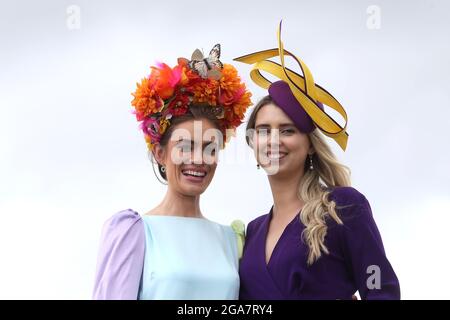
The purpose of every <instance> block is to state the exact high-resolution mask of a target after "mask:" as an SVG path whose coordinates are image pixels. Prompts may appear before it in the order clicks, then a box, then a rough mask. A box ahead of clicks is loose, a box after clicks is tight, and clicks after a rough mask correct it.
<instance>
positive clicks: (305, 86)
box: [234, 22, 348, 151]
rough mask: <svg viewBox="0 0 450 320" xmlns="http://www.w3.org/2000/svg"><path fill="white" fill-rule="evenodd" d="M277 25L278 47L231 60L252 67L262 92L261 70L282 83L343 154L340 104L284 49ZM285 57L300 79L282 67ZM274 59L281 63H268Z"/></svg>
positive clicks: (264, 82) (252, 75)
mask: <svg viewBox="0 0 450 320" xmlns="http://www.w3.org/2000/svg"><path fill="white" fill-rule="evenodd" d="M281 23H282V22H280V25H279V27H278V32H277V38H278V48H275V49H268V50H263V51H258V52H254V53H251V54H247V55H244V56H241V57H238V58H235V59H234V60H235V61H239V62H243V63H246V64H250V65H253V67H252V70H251V71H250V78H251V79H252V80H253V82H255V83H256V84H257V85H258V86H260V87H262V88H264V89H268V88H269V86H270V85H271V84H272V82H271V81H269V80H268V79H267V78H266V77H264V76H263V75H262V74H261V71H264V72H267V73H269V74H272V75H273V76H275V77H277V78H278V79H280V80H283V81H285V82H286V83H287V84H288V85H289V88H290V89H291V91H292V93H293V94H294V96H295V98H296V99H297V100H298V102H299V103H300V105H301V106H302V107H303V108H304V109H305V111H306V113H307V114H308V115H309V116H310V117H311V119H312V120H313V122H314V123H315V125H316V126H317V127H318V128H319V129H320V130H321V131H322V132H323V133H324V134H325V135H327V136H328V137H330V138H332V139H334V140H335V141H336V142H337V144H338V145H339V146H340V147H341V148H342V150H344V151H345V149H346V147H347V140H348V133H347V132H346V129H347V121H348V119H347V113H346V112H345V110H344V108H343V107H342V105H341V104H340V103H339V102H338V101H337V100H336V99H335V98H334V97H333V96H332V95H331V94H330V93H329V92H328V91H326V90H325V89H324V88H322V87H321V86H319V85H317V84H315V83H314V78H313V76H312V74H311V71H310V70H309V68H308V67H307V66H306V64H305V63H304V62H303V61H302V60H300V59H299V58H298V57H296V56H295V55H293V54H292V53H290V52H289V51H287V50H286V49H284V45H283V42H282V41H281ZM285 55H287V56H290V57H292V58H293V59H294V60H295V61H296V62H297V64H298V65H299V67H300V69H301V72H302V74H303V76H302V75H300V74H298V73H296V72H294V71H292V70H290V69H289V68H286V67H285V64H284V56H285ZM276 56H279V57H280V61H281V64H279V63H276V62H274V61H271V60H268V59H270V58H273V57H276ZM317 101H318V102H321V103H322V104H324V105H327V106H328V107H330V108H332V109H334V110H335V111H336V112H338V113H339V114H340V115H341V116H342V118H343V119H344V121H345V125H344V127H342V126H341V125H339V124H338V123H337V122H336V121H335V120H334V119H333V118H331V117H330V116H329V115H328V114H327V113H326V112H325V111H323V110H322V109H320V107H319V105H318V103H317Z"/></svg>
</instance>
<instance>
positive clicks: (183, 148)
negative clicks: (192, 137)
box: [178, 143, 191, 153]
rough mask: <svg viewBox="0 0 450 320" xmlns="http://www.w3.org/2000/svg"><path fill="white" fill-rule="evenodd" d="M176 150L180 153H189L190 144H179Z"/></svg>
mask: <svg viewBox="0 0 450 320" xmlns="http://www.w3.org/2000/svg"><path fill="white" fill-rule="evenodd" d="M178 149H179V150H180V151H181V152H183V153H184V152H191V145H190V144H187V143H184V144H180V145H178Z"/></svg>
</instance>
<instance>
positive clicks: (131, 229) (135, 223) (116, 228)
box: [102, 209, 144, 240]
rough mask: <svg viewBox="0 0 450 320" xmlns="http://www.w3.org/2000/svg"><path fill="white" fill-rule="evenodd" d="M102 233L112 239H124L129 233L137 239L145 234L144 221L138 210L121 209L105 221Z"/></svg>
mask: <svg viewBox="0 0 450 320" xmlns="http://www.w3.org/2000/svg"><path fill="white" fill-rule="evenodd" d="M102 233H103V237H107V238H109V239H110V240H114V239H116V240H117V239H122V238H124V237H127V236H128V235H129V236H132V237H133V238H135V239H136V238H140V237H142V236H143V235H144V228H143V221H142V218H141V216H140V215H139V214H138V213H137V212H136V211H134V210H131V209H126V210H121V211H119V212H116V213H115V214H113V215H112V216H111V217H109V218H108V219H107V220H106V221H105V222H104V224H103V231H102Z"/></svg>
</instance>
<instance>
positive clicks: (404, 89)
mask: <svg viewBox="0 0 450 320" xmlns="http://www.w3.org/2000/svg"><path fill="white" fill-rule="evenodd" d="M448 12H450V3H448V1H444V0H441V1H438V0H415V1H384V0H383V1H382V0H376V1H366V0H354V1H350V0H346V1H339V2H337V1H331V0H327V1H325V0H320V1H314V2H311V1H292V0H290V1H289V0H278V1H262V0H257V1H236V0H232V1H226V2H225V1H224V2H222V3H221V2H217V1H216V2H211V1H202V0H198V1H195V2H183V1H174V0H165V1H160V2H158V1H138V0H129V1H114V2H113V1H106V0H103V1H100V0H95V1H63V0H60V1H56V0H54V1H50V0H42V1H30V0H29V1H23V0H21V1H20V0H18V1H6V0H1V1H0V216H1V220H0V221H1V222H0V259H1V260H0V261H1V263H0V298H1V299H15V298H23V299H35V298H37V299H89V298H90V297H91V292H92V286H93V280H94V271H95V265H96V255H97V250H98V245H99V237H100V231H101V227H102V224H103V222H104V221H105V219H107V218H108V217H110V216H111V215H112V214H114V213H115V212H117V211H120V210H122V209H127V208H132V209H134V210H136V211H138V212H140V213H144V212H146V211H148V210H149V209H151V208H152V207H154V206H155V205H156V204H158V202H159V201H160V200H161V199H162V197H163V195H164V192H165V187H164V186H162V185H160V184H159V183H158V181H157V180H156V179H155V178H154V176H153V172H152V169H151V166H150V163H149V160H148V158H147V155H146V147H145V143H144V140H143V137H142V135H141V133H140V132H139V130H138V126H137V123H136V121H135V119H134V117H133V115H132V114H131V113H130V110H131V105H130V101H131V94H130V93H131V92H132V91H133V90H134V88H135V83H136V81H139V80H140V79H141V78H142V77H144V76H146V75H147V74H148V73H149V67H150V65H152V64H153V63H154V62H155V61H157V60H160V61H164V62H166V63H168V64H169V65H173V64H175V63H176V58H177V57H179V56H183V57H189V56H190V55H191V53H192V52H193V51H194V49H196V48H200V49H202V50H204V51H205V52H206V51H209V49H210V48H211V47H212V46H213V45H214V44H215V43H221V45H222V57H221V60H222V61H223V62H231V61H232V59H233V58H234V57H237V56H240V55H243V54H246V53H250V52H253V51H257V50H263V49H269V48H273V47H276V45H277V42H276V28H277V25H278V22H279V21H280V20H281V19H283V41H284V44H285V48H286V49H288V50H289V51H292V52H294V53H295V54H297V55H298V56H299V57H301V58H302V59H303V60H304V61H305V63H306V64H307V65H308V66H309V68H310V69H311V71H312V73H313V75H314V78H315V81H316V83H318V84H320V85H321V86H323V87H324V88H326V89H327V90H328V91H329V92H331V93H332V94H333V95H334V96H335V97H336V98H337V99H338V100H339V101H340V102H341V104H342V105H343V106H344V107H345V109H346V111H347V113H348V115H349V124H348V132H349V134H350V137H349V142H348V148H347V151H346V152H345V153H344V152H342V151H341V150H340V149H339V148H338V147H337V145H336V144H335V143H334V142H333V141H332V140H329V142H330V144H331V145H332V147H333V150H335V152H336V155H337V156H338V158H339V159H340V160H341V161H342V162H344V163H345V164H347V165H348V166H350V168H351V169H352V177H353V184H354V187H355V188H357V189H358V190H359V191H360V192H362V193H363V194H364V195H366V197H367V198H368V199H369V201H370V203H371V206H372V209H373V213H374V216H375V219H376V221H377V224H378V226H379V229H380V231H381V234H382V236H383V241H384V244H385V248H386V252H387V255H388V257H389V259H390V261H391V263H392V265H393V266H394V269H395V270H396V272H397V275H398V277H399V280H400V284H401V289H402V297H403V298H407V299H431V298H437V299H444V298H446V299H449V298H450V295H449V293H448V290H447V289H448V287H449V286H450V280H449V278H448V276H447V274H448V270H449V269H450V257H449V254H448V251H449V250H448V245H449V243H450V241H449V240H448V237H447V229H448V225H449V224H450V217H449V215H450V187H449V183H448V181H449V179H450V169H449V163H450V151H449V148H448V145H449V141H448V138H449V133H448V131H447V130H448V129H447V128H448V127H449V126H450V120H449V117H450V94H449V92H450V60H449V58H448V57H449V56H450V43H449V41H448V40H446V39H448V35H449V31H450V20H449V19H448ZM235 66H236V67H237V68H238V70H239V72H240V74H241V75H242V77H243V78H244V79H245V80H246V81H248V87H249V89H250V90H251V91H252V92H253V95H254V96H253V98H254V99H253V100H254V102H256V101H257V100H258V98H260V97H262V96H263V95H264V91H263V90H262V89H260V88H259V87H257V86H256V85H254V84H253V83H252V82H251V81H250V79H249V77H248V72H249V68H248V67H247V66H246V65H243V64H235ZM271 204H272V197H271V193H270V188H269V185H268V182H267V179H266V176H265V174H264V172H263V171H262V170H256V163H255V160H254V159H253V157H252V153H251V152H250V150H249V149H248V148H247V146H246V144H245V141H244V133H243V130H242V128H241V130H239V131H238V133H237V137H236V138H235V139H234V140H233V141H232V142H231V143H230V144H229V145H228V146H227V148H226V150H225V151H224V152H223V154H222V155H221V163H220V165H219V167H218V170H217V173H216V176H215V178H214V180H213V182H212V185H211V186H210V188H209V189H208V190H207V192H206V193H205V194H204V195H203V196H202V201H201V207H202V211H203V213H204V214H205V215H206V216H207V217H208V218H210V219H212V220H216V221H218V222H221V223H224V224H228V223H230V222H231V221H232V220H233V219H236V218H240V219H242V220H244V221H245V222H248V221H250V220H252V219H253V218H255V217H257V216H259V215H261V214H264V213H267V211H268V210H269V209H270V206H271Z"/></svg>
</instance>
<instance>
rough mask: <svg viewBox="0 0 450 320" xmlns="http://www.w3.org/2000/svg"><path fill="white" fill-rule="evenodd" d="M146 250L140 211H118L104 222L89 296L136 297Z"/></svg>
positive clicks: (100, 298) (101, 297)
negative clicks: (91, 291) (91, 292)
mask: <svg viewBox="0 0 450 320" xmlns="http://www.w3.org/2000/svg"><path fill="white" fill-rule="evenodd" d="M144 254H145V231H144V226H143V221H142V218H141V217H140V215H139V214H138V213H136V212H134V211H133V210H131V209H128V210H123V211H120V212H118V213H116V214H114V215H113V216H112V217H111V218H109V219H108V220H107V221H106V222H105V223H104V225H103V230H102V234H101V241H100V248H99V252H98V257H97V269H96V273H95V280H94V290H93V295H92V298H93V299H94V300H136V299H137V298H138V293H139V286H140V281H141V276H142V270H143V264H144Z"/></svg>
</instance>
